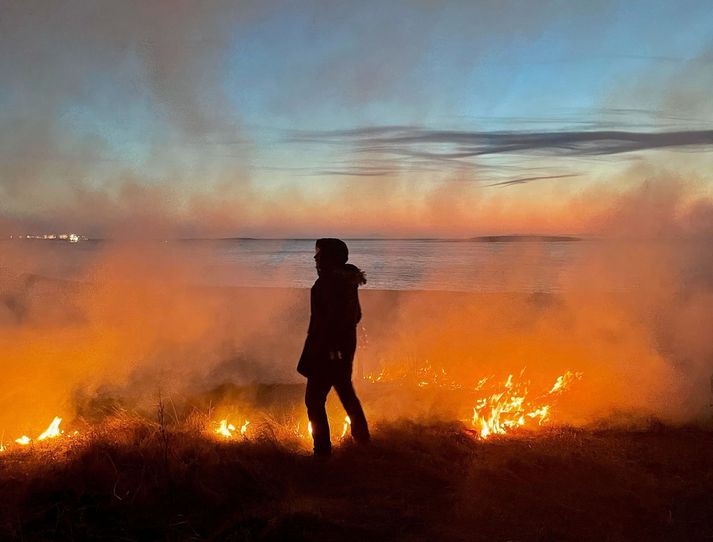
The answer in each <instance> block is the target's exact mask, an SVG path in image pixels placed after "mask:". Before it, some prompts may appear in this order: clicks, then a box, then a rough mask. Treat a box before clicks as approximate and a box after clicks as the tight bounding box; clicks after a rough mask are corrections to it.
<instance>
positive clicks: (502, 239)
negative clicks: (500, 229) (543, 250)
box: [469, 235, 582, 243]
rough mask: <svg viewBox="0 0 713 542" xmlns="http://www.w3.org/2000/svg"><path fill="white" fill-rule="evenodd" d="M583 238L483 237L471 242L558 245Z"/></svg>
mask: <svg viewBox="0 0 713 542" xmlns="http://www.w3.org/2000/svg"><path fill="white" fill-rule="evenodd" d="M581 240H582V238H581V237H572V236H569V235H482V236H480V237H471V238H470V239H469V241H477V242H480V243H517V242H520V241H539V242H543V243H557V242H562V241H565V242H566V241H581Z"/></svg>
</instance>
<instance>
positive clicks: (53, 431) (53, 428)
mask: <svg viewBox="0 0 713 542" xmlns="http://www.w3.org/2000/svg"><path fill="white" fill-rule="evenodd" d="M60 423H62V418H58V417H57V416H55V418H54V420H52V423H51V424H50V426H49V427H48V428H47V429H46V430H45V432H44V433H42V434H41V435H40V436H39V437H37V440H45V439H47V438H55V437H58V436H60V435H61V434H62V433H61V431H60V430H59V424H60Z"/></svg>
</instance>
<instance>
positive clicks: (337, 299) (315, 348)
mask: <svg viewBox="0 0 713 542" xmlns="http://www.w3.org/2000/svg"><path fill="white" fill-rule="evenodd" d="M361 284H366V277H365V275H364V272H363V271H361V270H360V269H359V268H358V267H356V266H354V265H352V264H344V265H340V266H337V267H335V268H333V269H331V270H329V271H325V272H323V273H321V274H320V276H319V278H318V279H317V280H316V281H315V283H314V285H313V286H312V290H311V291H310V320H309V328H308V330H307V339H306V340H305V345H304V349H303V350H302V355H301V356H300V361H299V363H298V364H297V372H298V373H300V374H301V375H303V376H307V377H309V376H313V375H315V374H318V373H326V374H332V373H333V372H334V371H341V370H348V371H351V365H352V361H353V360H354V352H355V351H356V326H357V324H358V323H359V321H360V320H361V307H360V305H359V293H358V288H359V286H360V285H361Z"/></svg>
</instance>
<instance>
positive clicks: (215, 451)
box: [0, 422, 713, 541]
mask: <svg viewBox="0 0 713 542" xmlns="http://www.w3.org/2000/svg"><path fill="white" fill-rule="evenodd" d="M164 429H165V428H164ZM374 435H375V436H374V442H373V444H372V445H371V446H369V447H366V448H364V447H357V446H355V445H352V444H349V443H347V444H344V445H342V446H340V447H339V448H338V449H337V450H336V451H335V455H334V456H333V457H332V458H331V459H329V460H327V461H320V460H315V459H313V458H311V457H310V456H309V455H307V453H306V452H305V450H304V448H303V447H302V446H301V445H299V444H298V443H295V442H293V441H290V440H289V439H283V438H279V436H276V435H274V432H271V431H270V430H263V431H261V432H260V433H259V434H257V435H256V436H255V437H254V438H252V439H250V440H243V441H240V442H218V441H216V440H213V439H210V438H206V437H205V436H202V435H201V433H199V432H197V431H191V430H190V429H189V428H183V429H181V430H179V429H177V428H173V429H171V428H169V429H167V430H166V431H162V430H161V427H160V426H158V425H157V424H150V423H137V422H121V423H119V422H117V423H114V424H111V423H108V424H105V426H104V427H103V428H102V429H101V430H100V431H98V432H95V433H94V434H93V435H92V436H91V437H87V438H85V439H84V440H82V441H79V442H76V443H74V444H72V445H70V446H53V447H51V448H48V449H44V450H37V449H35V450H22V451H15V452H10V453H8V452H7V451H6V452H5V453H4V454H3V455H2V456H0V507H1V508H0V533H2V538H3V539H6V540H28V541H29V540H126V541H129V540H226V541H228V540H230V541H243V540H244V541H249V540H290V541H293V540H294V541H297V540H320V541H321V540H324V541H328V540H329V541H331V540H340V541H352V540H353V541H363V540H367V541H377V540H409V541H411V540H424V541H425V540H429V541H430V540H512V541H516V540H543V541H545V540H577V541H587V540H592V541H595V540H596V541H601V540H612V541H615V540H710V539H713V432H711V431H708V430H704V429H696V428H668V427H664V426H661V425H657V424H653V425H651V426H649V427H648V428H646V429H640V430H621V429H617V430H613V429H606V430H594V429H571V428H559V429H550V430H547V431H545V432H540V433H537V434H523V435H518V436H514V437H499V438H495V439H492V440H488V441H480V440H477V439H475V438H474V437H473V436H472V435H470V434H469V433H468V432H467V431H466V429H465V428H464V426H462V425H460V424H433V425H428V424H416V423H412V422H396V423H389V424H382V425H380V426H377V427H376V430H375V433H374Z"/></svg>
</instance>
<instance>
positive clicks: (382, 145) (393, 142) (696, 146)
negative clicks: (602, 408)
mask: <svg viewBox="0 0 713 542" xmlns="http://www.w3.org/2000/svg"><path fill="white" fill-rule="evenodd" d="M290 140H292V141H295V142H301V143H329V144H341V145H343V144H348V145H354V146H356V147H357V149H358V150H359V151H360V152H375V153H376V152H378V153H390V154H406V155H409V156H415V157H419V156H421V157H427V158H433V157H441V158H446V159H450V158H469V157H477V156H485V155H492V154H504V153H524V154H553V155H562V156H603V155H612V154H622V153H628V152H635V151H646V150H653V149H664V148H679V149H688V150H708V149H710V148H711V147H713V130H682V131H670V132H632V131H622V130H606V131H551V132H516V131H512V132H488V131H459V130H434V129H429V128H424V127H417V126H412V127H391V126H384V127H369V128H358V129H353V130H334V131H311V132H298V133H295V134H293V135H292V136H291V137H290ZM424 147H425V149H424ZM439 147H440V148H439ZM443 147H446V149H445V150H443V149H442V148H443Z"/></svg>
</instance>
